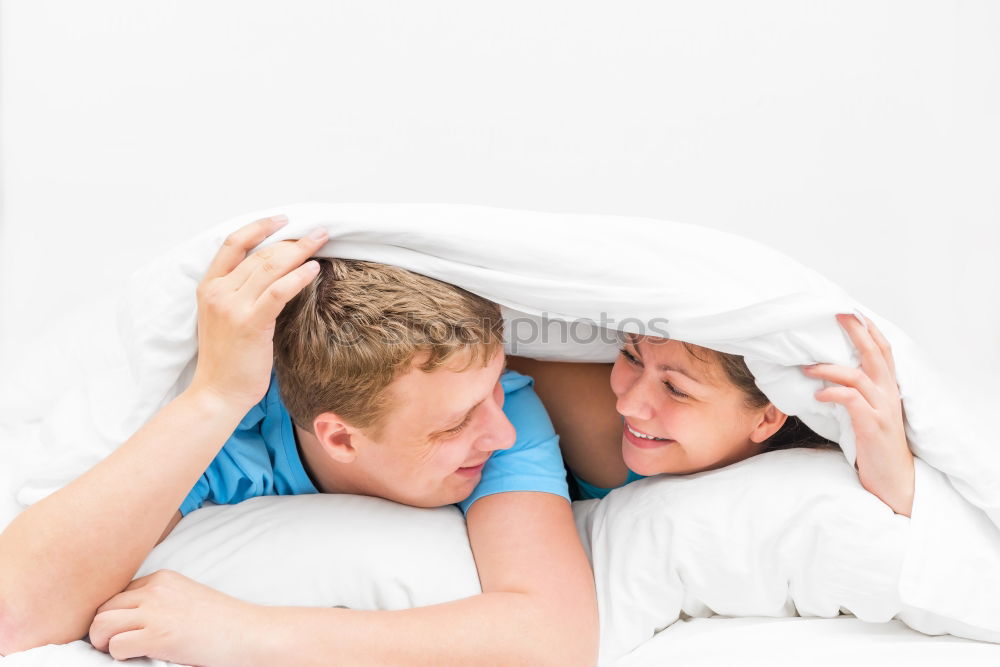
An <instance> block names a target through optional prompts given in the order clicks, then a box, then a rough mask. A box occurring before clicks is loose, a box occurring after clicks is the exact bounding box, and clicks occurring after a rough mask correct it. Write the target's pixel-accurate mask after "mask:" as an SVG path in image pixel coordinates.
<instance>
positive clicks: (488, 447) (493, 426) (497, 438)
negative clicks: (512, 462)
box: [476, 404, 517, 452]
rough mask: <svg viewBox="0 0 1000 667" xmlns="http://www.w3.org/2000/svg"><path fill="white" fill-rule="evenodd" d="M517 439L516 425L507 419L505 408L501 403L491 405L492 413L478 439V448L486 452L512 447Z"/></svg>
mask: <svg viewBox="0 0 1000 667" xmlns="http://www.w3.org/2000/svg"><path fill="white" fill-rule="evenodd" d="M516 440H517V433H516V432H515V430H514V425H513V424H511V423H510V420H509V419H507V415H506V414H504V411H503V409H502V408H501V407H500V406H499V405H496V404H493V405H491V406H490V413H489V415H488V416H487V419H486V422H485V424H483V433H482V435H480V436H479V438H478V439H477V440H476V448H477V449H479V450H481V451H484V452H492V451H495V450H498V449H510V448H511V447H513V446H514V442H515V441H516Z"/></svg>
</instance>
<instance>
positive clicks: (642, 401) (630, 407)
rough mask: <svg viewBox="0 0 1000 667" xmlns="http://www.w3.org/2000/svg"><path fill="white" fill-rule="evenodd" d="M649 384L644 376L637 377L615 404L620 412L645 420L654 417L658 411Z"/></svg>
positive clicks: (624, 415)
mask: <svg viewBox="0 0 1000 667" xmlns="http://www.w3.org/2000/svg"><path fill="white" fill-rule="evenodd" d="M647 384H648V383H647V382H644V381H643V379H642V378H637V379H636V380H635V382H633V383H632V384H631V385H629V387H628V388H627V389H626V390H625V391H624V392H622V393H621V394H619V395H618V401H617V403H616V404H615V408H616V409H617V410H618V414H620V415H622V416H623V417H634V418H635V419H641V420H644V421H645V420H650V419H652V418H653V415H654V414H655V412H656V411H655V410H654V409H653V404H652V402H651V400H650V399H651V396H650V395H649V388H648V387H647V386H646V385H647Z"/></svg>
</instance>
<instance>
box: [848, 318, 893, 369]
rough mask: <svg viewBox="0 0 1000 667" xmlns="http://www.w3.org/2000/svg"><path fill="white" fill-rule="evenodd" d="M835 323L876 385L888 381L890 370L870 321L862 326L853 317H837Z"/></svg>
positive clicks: (866, 321)
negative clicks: (845, 335) (856, 352)
mask: <svg viewBox="0 0 1000 667" xmlns="http://www.w3.org/2000/svg"><path fill="white" fill-rule="evenodd" d="M837 321H838V322H839V323H840V326H841V327H843V328H844V330H845V331H846V332H847V335H848V336H849V337H850V338H851V342H852V343H854V347H855V348H857V350H858V356H859V357H860V358H861V368H863V369H864V371H865V372H866V373H868V375H869V377H871V379H872V380H874V381H875V382H876V383H877V384H882V383H884V382H885V381H886V380H888V379H889V378H890V377H891V370H890V368H889V364H888V363H887V361H886V357H885V355H884V354H883V352H882V349H881V348H880V347H879V345H878V343H877V342H876V340H875V337H874V335H873V333H872V329H874V328H875V327H874V325H873V324H872V323H871V320H869V319H867V318H865V324H862V323H861V322H860V321H859V320H858V318H856V317H855V316H854V315H837ZM866 326H867V327H870V328H866ZM879 335H881V334H879Z"/></svg>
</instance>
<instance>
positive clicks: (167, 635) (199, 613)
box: [89, 570, 263, 667]
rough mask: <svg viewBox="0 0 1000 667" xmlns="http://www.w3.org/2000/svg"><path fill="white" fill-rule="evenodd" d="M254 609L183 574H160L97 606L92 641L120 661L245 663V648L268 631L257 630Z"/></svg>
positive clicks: (169, 572) (209, 666)
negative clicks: (155, 660) (132, 659)
mask: <svg viewBox="0 0 1000 667" xmlns="http://www.w3.org/2000/svg"><path fill="white" fill-rule="evenodd" d="M254 609H255V606H254V605H252V604H250V603H249V602H244V601H242V600H237V599H236V598H234V597H230V596H228V595H225V594H224V593H220V592H219V591H217V590H214V589H212V588H209V587H208V586H205V585H203V584H199V583H198V582H196V581H193V580H191V579H189V578H187V577H185V576H184V575H182V574H179V573H177V572H173V571H171V570H158V571H156V572H154V573H153V574H150V575H147V576H145V577H141V578H139V579H136V580H135V581H133V582H132V583H130V584H129V585H128V588H126V589H125V590H124V591H122V592H121V593H119V594H117V595H115V596H114V597H113V598H111V599H110V600H108V601H107V602H105V603H104V604H103V605H101V606H100V607H99V608H98V610H97V615H96V616H95V617H94V621H93V623H91V625H90V633H89V634H90V641H91V643H92V644H93V645H94V648H96V649H98V650H100V651H104V652H105V653H109V654H110V655H111V657H112V658H114V659H115V660H127V659H128V658H136V657H140V656H146V657H149V658H154V659H157V660H166V661H168V662H176V663H180V664H183V665H203V666H208V667H215V666H217V665H239V664H245V663H244V662H243V659H242V657H241V653H240V652H241V650H242V648H241V647H244V646H245V645H246V644H247V642H248V640H253V639H254V638H257V637H259V635H258V634H257V633H259V632H263V629H257V628H254V627H253V624H254V623H255V622H256V619H257V618H258V616H257V614H255V613H254Z"/></svg>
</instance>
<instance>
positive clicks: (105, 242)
mask: <svg viewBox="0 0 1000 667" xmlns="http://www.w3.org/2000/svg"><path fill="white" fill-rule="evenodd" d="M998 35H1000V3H996V2H992V1H989V0H978V1H977V0H969V1H961V0H941V1H937V2H929V1H917V0H898V1H893V2H890V1H886V0H858V1H839V2H807V1H804V0H785V1H778V0H764V1H760V0H758V1H756V2H745V1H743V0H714V1H704V0H699V1H697V2H692V1H683V2H681V1H671V2H667V1H663V0H643V1H634V2H630V1H623V2H610V1H604V2H593V1H580V0H572V1H570V0H546V1H542V2H540V1H538V0H532V1H530V2H529V1H524V0H505V1H504V2H490V3H486V2H474V1H472V2H470V1H469V0H422V1H420V2H405V1H403V0H400V1H398V2H389V1H385V0H352V1H335V2H321V1H319V0H311V1H310V0H297V1H287V0H285V1H283V2H262V1H260V0H254V1H247V0H240V1H236V0H200V1H198V2H195V1H193V0H191V1H189V2H179V1H169V0H163V1H158V2H136V1H135V0H114V1H109V0H100V1H92V2H77V1H71V0H2V2H0V160H2V162H0V186H2V200H0V239H2V248H0V263H2V272H0V317H2V319H0V334H2V335H3V339H4V341H5V344H4V346H3V350H2V359H3V360H10V359H13V358H16V357H17V356H18V355H19V354H20V351H21V350H22V345H23V344H24V343H25V342H26V341H29V340H31V338H33V337H34V335H35V333H36V332H37V331H38V329H39V328H40V327H41V326H43V324H44V323H45V322H46V321H47V320H48V319H50V318H51V317H53V316H54V315H56V314H58V313H59V312H60V311H62V310H64V309H66V308H67V307H69V306H70V305H72V304H75V303H79V302H81V301H86V300H88V299H92V298H93V297H94V295H96V294H101V293H105V292H106V291H107V290H109V289H112V288H113V287H114V285H115V284H116V283H120V282H121V281H122V280H124V278H125V276H126V275H127V274H128V272H129V271H131V270H132V269H134V268H136V267H137V266H139V265H140V264H142V263H143V262H144V261H145V260H146V258H148V257H149V256H150V255H151V254H158V253H159V252H161V251H162V250H163V249H164V248H165V247H168V246H170V245H173V244H175V243H177V242H179V241H181V240H183V239H185V238H186V237H188V236H190V235H191V234H192V233H193V232H195V231H197V230H199V229H202V228H204V227H206V226H208V225H211V224H214V223H216V222H218V221H219V220H221V219H223V218H227V217H230V216H231V215H234V214H237V213H240V212H243V211H246V210H249V209H254V208H258V207H265V206H272V205H275V204H278V203H282V202H292V201H300V200H328V201H385V202H393V201H440V202H461V203H474V204H485V205H495V206H504V207H514V208H532V209H546V210H557V211H575V212H603V213H616V214H626V215H642V216H650V217H658V218H665V219H673V220H679V221H684V222H693V223H699V224H704V225H709V226H712V227H717V228H719V229H724V230H728V231H732V232H736V233H738V234H741V235H745V236H749V237H752V238H755V239H758V240H761V241H764V242H767V243H770V244H772V245H774V246H776V247H777V248H779V249H782V250H784V251H785V252H787V253H789V254H791V255H793V256H795V257H796V258H798V259H799V260H801V261H803V262H806V263H808V264H811V265H813V266H815V267H817V268H818V269H819V270H820V271H821V272H823V273H825V274H826V275H828V276H830V277H832V278H834V279H835V280H837V281H839V282H841V283H842V284H844V285H845V286H846V287H847V288H848V289H849V290H850V291H852V292H853V293H854V294H855V295H856V296H858V297H859V298H860V299H861V300H862V301H863V302H865V303H867V304H868V305H869V306H871V307H872V308H874V309H875V310H877V311H879V312H880V313H882V314H884V315H886V316H888V317H889V318H890V319H893V320H895V321H896V322H897V323H898V324H901V325H902V326H903V327H904V328H906V329H908V330H909V331H910V332H911V334H912V335H914V337H915V338H917V339H918V340H919V341H921V342H923V343H924V344H925V346H927V347H928V349H929V350H930V351H931V353H932V354H933V355H934V356H936V357H937V358H938V359H939V360H940V361H941V364H942V366H944V367H945V368H946V369H947V370H948V372H951V373H952V374H953V375H954V376H956V377H958V378H960V379H963V380H971V381H974V382H975V383H977V386H981V387H987V388H988V390H989V388H991V387H992V378H993V377H994V375H996V374H997V372H998V371H1000V263H998V261H997V254H998V250H1000V194H998V192H1000V157H998V156H1000V46H998V44H1000V39H998ZM618 233H622V234H627V233H628V231H627V230H618ZM528 241H529V240H526V242H528ZM635 242H636V243H637V244H641V243H642V242H643V240H642V239H635ZM616 261H628V258H627V257H622V258H616ZM663 276H664V280H671V279H672V277H676V278H680V276H673V275H672V273H671V264H670V249H669V248H664V249H663ZM66 335H67V336H72V335H73V332H70V331H67V332H66ZM39 363H44V359H40V360H39Z"/></svg>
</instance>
